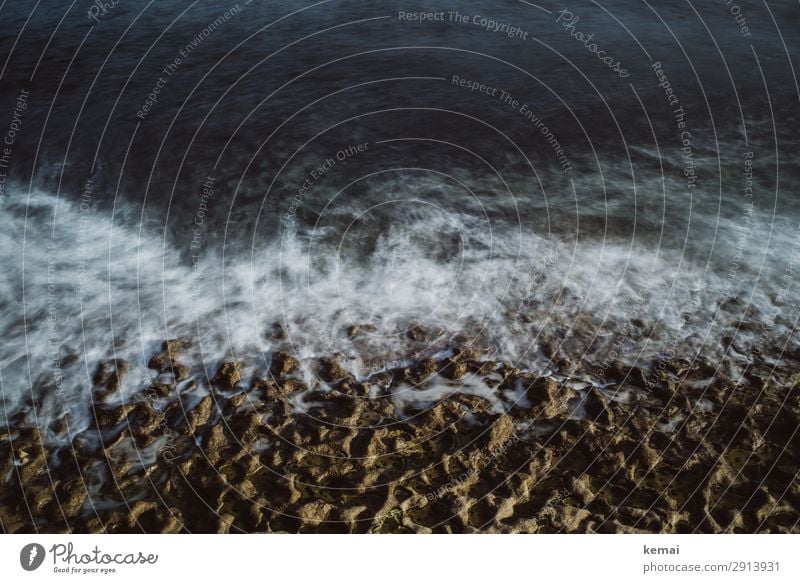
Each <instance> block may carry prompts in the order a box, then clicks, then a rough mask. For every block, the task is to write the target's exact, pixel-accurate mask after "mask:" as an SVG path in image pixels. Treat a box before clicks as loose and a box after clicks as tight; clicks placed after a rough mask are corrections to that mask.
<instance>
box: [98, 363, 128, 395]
mask: <svg viewBox="0 0 800 583" xmlns="http://www.w3.org/2000/svg"><path fill="white" fill-rule="evenodd" d="M130 368H131V366H130V363H129V362H128V361H127V360H123V359H116V360H108V361H106V362H101V363H100V364H98V365H97V369H96V370H95V372H94V375H93V376H92V382H93V383H94V386H95V387H99V388H102V389H105V390H106V391H109V392H114V391H117V390H118V389H119V388H120V386H121V385H122V381H123V380H125V376H126V375H127V374H128V372H129V371H130Z"/></svg>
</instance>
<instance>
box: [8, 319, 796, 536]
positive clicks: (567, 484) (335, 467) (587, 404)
mask: <svg viewBox="0 0 800 583" xmlns="http://www.w3.org/2000/svg"><path fill="white" fill-rule="evenodd" d="M356 332H357V331H356ZM188 347H189V344H188V342H187V341H183V340H171V341H167V342H165V343H164V345H163V347H162V351H161V352H160V353H158V354H155V355H153V357H152V358H151V359H150V362H149V365H148V366H149V368H151V369H153V370H156V371H158V372H159V373H161V374H160V376H159V377H158V379H161V380H162V381H163V378H164V377H165V376H171V378H172V379H173V380H172V382H166V383H165V382H158V383H153V384H152V385H150V386H149V387H147V388H146V389H144V390H141V391H138V392H136V393H134V394H132V395H121V393H122V392H123V391H124V389H121V387H122V386H123V380H124V378H125V376H126V375H127V374H128V372H129V366H128V365H127V363H126V362H125V361H120V360H118V361H116V362H106V363H103V364H101V365H100V366H98V368H97V370H96V372H95V374H94V378H93V383H94V387H93V402H92V405H91V409H92V415H91V416H92V418H93V420H92V422H91V426H90V427H89V428H87V429H85V430H83V431H80V432H78V433H77V434H74V435H73V434H72V432H70V429H69V419H68V418H66V417H65V418H63V419H59V420H55V421H54V422H53V423H51V424H50V425H49V426H48V427H47V428H46V429H40V428H37V427H31V426H25V425H22V424H21V419H22V417H19V416H18V418H17V419H16V420H15V419H13V418H12V419H10V420H9V421H10V422H12V423H14V422H16V423H17V424H18V425H16V426H12V427H11V428H10V429H9V430H8V431H6V430H3V431H2V434H1V435H0V460H2V466H0V476H2V477H3V482H4V488H3V494H2V495H0V524H2V526H3V529H4V530H5V531H6V532H68V531H72V532H798V528H800V527H798V521H800V483H798V480H797V479H796V476H795V472H796V460H797V459H798V457H799V456H800V436H798V428H797V419H798V418H800V387H798V381H800V377H799V376H798V375H796V374H792V373H790V372H789V370H788V369H789V368H790V367H789V366H788V365H786V366H785V367H784V368H785V369H786V370H783V369H781V370H780V371H777V372H776V374H773V375H772V378H771V379H770V380H769V381H765V380H764V378H765V377H766V376H767V369H766V367H762V368H763V370H760V369H759V370H755V368H757V367H755V368H754V370H753V371H752V372H751V374H749V375H748V376H747V378H745V379H744V380H745V381H746V384H742V383H739V384H736V383H734V382H733V380H732V379H728V378H725V377H724V376H722V375H720V374H719V373H718V372H717V373H716V374H715V369H714V368H713V367H711V366H709V365H708V364H702V363H698V364H694V365H692V364H690V363H688V362H686V361H681V360H673V361H668V362H666V363H665V364H664V366H662V367H659V370H658V371H656V372H652V371H650V372H648V371H645V370H644V369H642V368H629V367H624V366H620V365H617V366H615V367H610V368H609V369H607V377H606V378H605V382H604V384H602V385H600V384H592V383H590V382H587V381H586V380H585V377H582V378H576V376H563V375H558V374H554V375H552V376H547V377H540V376H537V375H534V374H532V373H529V372H525V371H521V370H519V369H517V368H515V367H513V366H512V365H510V364H508V363H504V362H501V361H487V360H481V359H480V354H479V353H478V352H477V351H475V350H473V349H471V348H470V347H469V346H460V347H456V348H455V349H454V350H453V353H452V355H451V356H449V357H446V358H443V359H441V360H435V359H433V358H424V359H420V360H416V361H405V362H409V363H411V364H410V365H409V366H397V367H395V368H391V369H388V370H386V371H380V372H374V373H372V374H370V375H369V376H368V377H365V378H363V379H357V378H356V377H355V376H354V375H353V374H352V373H351V372H350V371H348V370H347V368H346V367H345V366H343V363H342V361H341V359H340V358H339V357H338V356H337V355H333V356H330V357H325V358H320V359H317V360H316V364H315V374H316V379H317V382H315V383H313V382H312V383H309V382H306V381H304V380H302V377H301V376H300V375H299V374H298V373H299V367H300V362H299V360H298V359H297V358H295V357H294V356H292V355H290V354H287V353H285V352H277V353H275V354H274V355H273V358H272V362H271V367H270V370H269V373H268V374H264V375H260V376H258V375H257V376H256V377H254V378H253V379H252V381H251V382H249V386H245V384H244V383H243V382H242V381H243V378H242V375H243V374H245V371H244V370H243V369H242V367H241V366H240V365H239V364H237V363H234V362H232V361H231V362H224V363H222V365H221V366H220V367H219V368H218V370H217V371H216V374H215V375H214V376H213V377H212V378H210V379H208V381H209V382H208V385H209V389H206V388H204V387H203V384H202V383H199V382H198V381H197V379H193V378H192V377H191V376H190V373H189V370H188V369H187V368H186V367H185V366H184V365H182V364H181V362H180V360H181V358H180V355H181V352H182V351H184V350H187V349H188ZM405 362H404V363H405ZM394 364H399V363H394ZM166 373H169V375H167V374H166ZM59 431H61V432H62V434H65V435H67V437H66V439H63V438H62V441H61V445H59V446H54V445H52V442H49V441H48V440H47V437H48V436H50V435H54V434H55V435H57V434H58V432H59ZM76 470H77V471H76Z"/></svg>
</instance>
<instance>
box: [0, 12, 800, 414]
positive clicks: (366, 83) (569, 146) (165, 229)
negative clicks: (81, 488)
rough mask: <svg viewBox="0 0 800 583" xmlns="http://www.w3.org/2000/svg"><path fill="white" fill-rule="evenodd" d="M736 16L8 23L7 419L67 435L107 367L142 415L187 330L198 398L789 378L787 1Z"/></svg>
mask: <svg viewBox="0 0 800 583" xmlns="http://www.w3.org/2000/svg"><path fill="white" fill-rule="evenodd" d="M737 7H738V8H739V11H738V12H737V15H738V14H744V15H745V16H746V20H745V21H743V20H742V19H741V18H740V19H739V20H738V21H737V18H736V16H737V15H735V14H733V12H732V9H731V6H730V5H726V4H725V3H724V2H716V3H709V4H708V5H705V6H695V5H693V4H691V3H686V5H675V6H672V5H671V6H669V7H663V6H656V5H654V4H648V3H644V2H642V3H638V2H620V1H614V2H604V3H603V4H602V6H600V5H599V4H597V3H593V2H575V3H571V4H568V5H561V4H557V3H546V2H542V3H536V6H534V5H533V4H530V3H524V2H501V3H496V4H494V3H493V4H492V5H491V6H488V5H486V4H485V3H478V2H459V3H449V4H438V3H432V2H416V3H413V2H412V3H408V4H406V3H394V2H388V3H387V2H347V1H343V2H334V1H327V2H325V1H324V2H319V3H315V4H305V3H300V2H259V1H258V0H253V1H252V2H250V3H245V2H239V3H238V4H236V3H231V4H230V5H223V4H220V3H211V2H191V3H189V2H186V3H181V2H158V3H150V4H144V5H143V4H140V3H139V4H134V3H131V2H125V1H124V0H120V1H119V2H118V3H117V4H116V5H112V4H111V3H108V4H106V5H105V6H104V7H101V5H100V4H92V3H89V2H84V3H78V2H76V3H73V4H71V5H66V4H64V3H60V2H51V1H43V2H39V3H27V2H22V3H13V5H11V4H3V5H2V8H0V15H2V23H3V24H2V26H0V47H2V50H1V52H0V57H2V58H1V59H0V61H2V62H3V63H4V65H2V67H3V68H2V74H1V75H0V78H2V83H0V107H1V109H0V133H2V137H3V139H5V140H6V141H5V147H6V150H4V151H0V154H3V155H4V158H3V159H2V165H3V167H2V169H1V170H2V171H3V174H4V175H3V183H2V184H3V190H2V207H0V261H1V262H2V266H3V272H4V277H3V278H2V280H0V304H1V305H2V312H0V331H1V332H2V338H3V342H2V345H0V390H1V391H2V394H0V399H1V400H2V403H3V405H4V408H3V411H4V414H3V416H0V419H2V421H3V422H4V423H5V424H8V425H13V424H15V423H18V422H20V419H23V418H25V419H27V420H28V421H29V422H35V421H36V419H38V416H39V415H44V416H45V417H47V418H50V417H52V418H60V417H63V416H64V415H67V414H69V415H70V416H71V418H72V419H73V420H75V419H78V420H82V421H78V422H74V423H73V425H74V427H76V428H77V429H79V428H80V426H81V423H83V425H84V426H85V425H86V424H87V423H88V419H89V417H88V408H87V407H88V403H89V402H90V400H91V395H92V377H93V375H94V372H95V370H97V367H98V366H99V365H100V364H101V363H103V362H107V361H109V360H114V359H124V360H126V361H128V362H129V363H130V365H131V373H130V374H129V375H128V376H127V377H126V379H125V382H124V385H123V390H122V392H121V394H122V395H123V396H129V395H131V394H133V393H136V392H138V391H141V390H142V389H143V388H145V387H146V386H147V385H148V384H149V383H150V382H152V380H153V379H154V378H155V376H154V375H155V373H154V371H151V370H148V369H147V362H148V361H149V359H150V357H151V356H152V355H153V354H154V353H156V352H158V351H159V350H160V346H161V343H162V342H163V341H164V340H166V339H170V338H184V337H186V338H190V339H192V342H193V348H192V349H190V350H188V351H187V352H186V353H185V354H183V355H182V357H181V359H182V360H183V361H184V362H185V364H186V365H187V366H189V367H190V369H191V371H192V374H193V376H194V377H195V378H196V379H197V381H198V382H200V383H201V384H202V383H204V382H205V379H206V378H208V377H211V376H213V375H214V374H215V372H216V370H217V368H218V367H219V365H220V363H221V362H223V361H225V360H230V359H234V360H237V361H239V362H241V363H242V364H243V365H244V367H245V370H246V371H247V374H246V375H245V376H244V378H243V384H245V385H247V384H248V383H249V382H250V379H251V378H252V376H253V375H257V374H263V373H264V371H265V370H266V369H268V368H269V363H270V360H271V357H272V354H274V352H275V351H276V350H287V351H290V352H293V353H295V354H297V355H298V356H299V357H300V358H301V360H302V361H303V363H305V364H308V365H309V366H308V367H307V368H306V370H305V371H304V374H305V375H306V376H307V378H308V380H310V381H313V380H314V379H313V377H314V375H313V367H311V366H310V365H311V363H313V362H314V361H315V359H317V358H319V357H322V356H329V355H333V354H340V355H342V357H343V361H344V363H345V365H346V366H347V367H349V368H350V369H351V370H353V371H354V372H355V373H356V374H358V375H359V376H367V375H369V374H371V373H372V372H376V371H380V370H384V369H387V368H392V367H394V366H399V365H400V364H403V363H408V362H409V361H411V360H414V359H417V358H422V357H427V356H433V357H443V356H446V355H448V354H449V353H450V351H452V350H453V349H454V348H456V347H459V346H464V345H465V344H469V345H472V346H474V347H476V348H477V349H478V350H479V351H480V352H481V353H482V354H483V357H484V358H486V359H491V360H502V361H505V362H509V363H513V364H514V365H515V366H517V367H519V368H523V369H528V370H532V371H536V372H538V373H542V374H561V375H563V374H565V373H569V374H573V375H579V376H582V377H587V378H590V379H599V378H600V377H602V371H603V370H605V369H606V368H607V367H608V366H609V364H610V363H624V364H626V365H631V366H640V367H642V368H645V369H647V368H652V367H653V366H656V365H657V363H659V362H662V361H665V360H668V359H673V358H682V359H686V360H688V361H693V360H701V361H704V362H708V363H712V365H713V366H714V367H716V368H717V369H718V371H719V373H720V374H726V375H730V376H732V377H733V378H734V379H738V378H743V375H744V374H745V373H746V371H747V370H748V368H749V367H752V366H753V365H755V364H758V365H760V366H762V365H766V366H767V367H775V368H780V369H789V368H790V367H792V366H794V365H795V364H796V358H797V354H798V352H797V351H798V348H800V347H799V346H798V338H797V334H796V325H797V314H798V311H797V307H798V300H800V294H799V293H798V287H797V286H798V283H797V271H798V267H797V266H798V261H800V212H799V209H798V204H799V203H800V197H798V195H797V188H798V186H799V185H800V175H798V164H797V161H796V159H795V158H794V157H793V154H794V152H796V151H797V146H798V143H797V142H798V136H797V131H796V127H797V120H798V105H800V91H798V82H797V76H796V72H795V70H794V64H795V63H796V62H797V60H798V57H800V55H798V42H800V38H798V33H797V27H796V26H792V22H796V20H797V10H798V9H797V6H796V4H795V3H792V2H781V3H776V4H775V5H772V4H770V5H769V6H767V5H766V4H759V3H757V2H743V1H742V2H738V3H737ZM420 12H423V13H438V14H440V16H437V17H436V18H438V20H437V19H433V17H432V18H431V19H429V20H428V21H425V22H419V21H414V20H409V19H410V18H412V17H411V16H408V15H410V14H415V13H416V14H418V13H420ZM576 18H577V20H576ZM742 22H746V25H743V24H742ZM743 26H747V31H745V29H744V28H742V27H743ZM513 27H516V28H513ZM512 30H513V31H514V32H513V33H511V31H512ZM590 34H593V37H592V38H591V42H589V41H588V40H586V37H587V36H588V35H590ZM512 37H513V38H512ZM581 39H583V40H581ZM590 46H591V48H590ZM599 51H604V52H603V53H602V54H604V55H607V56H609V57H613V59H612V60H613V62H614V63H619V66H618V67H617V68H619V69H620V71H622V69H621V67H624V72H625V75H624V76H623V75H621V74H620V71H615V70H614V67H613V66H609V65H608V64H607V63H606V62H604V61H601V60H600V57H599V56H598V54H597V53H598V52H599ZM9 141H10V143H8V142H9ZM353 325H361V326H362V328H363V329H364V333H362V334H360V335H358V336H356V337H351V335H349V334H348V329H349V328H350V327H351V326H353ZM419 330H422V331H423V332H424V333H418V331H419ZM565 362H568V363H569V364H568V365H565V364H564V363H565ZM564 367H567V368H568V369H569V370H567V371H565V370H564ZM598 382H599V381H598ZM434 392H435V391H434ZM437 394H438V393H437Z"/></svg>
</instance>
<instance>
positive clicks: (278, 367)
mask: <svg viewBox="0 0 800 583" xmlns="http://www.w3.org/2000/svg"><path fill="white" fill-rule="evenodd" d="M299 366H300V363H299V361H298V360H297V359H296V358H295V357H294V356H291V355H289V354H287V353H285V352H276V353H275V354H274V355H273V356H272V364H271V365H270V372H272V374H273V375H274V376H276V377H281V376H283V375H287V374H290V373H293V372H294V371H295V370H297V368H298V367H299Z"/></svg>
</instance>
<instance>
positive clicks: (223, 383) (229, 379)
mask: <svg viewBox="0 0 800 583" xmlns="http://www.w3.org/2000/svg"><path fill="white" fill-rule="evenodd" d="M241 380H242V365H241V364H240V363H238V362H235V361H225V362H223V363H222V364H221V365H220V367H219V370H218V371H217V374H216V375H215V376H214V378H213V379H212V380H211V384H212V385H213V386H214V387H216V388H217V389H220V390H223V391H232V390H233V389H235V388H236V385H237V384H238V383H239V381H241Z"/></svg>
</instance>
